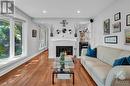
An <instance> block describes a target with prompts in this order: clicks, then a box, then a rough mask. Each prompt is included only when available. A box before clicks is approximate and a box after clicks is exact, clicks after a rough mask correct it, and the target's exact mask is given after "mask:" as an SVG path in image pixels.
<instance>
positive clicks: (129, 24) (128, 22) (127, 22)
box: [126, 14, 130, 26]
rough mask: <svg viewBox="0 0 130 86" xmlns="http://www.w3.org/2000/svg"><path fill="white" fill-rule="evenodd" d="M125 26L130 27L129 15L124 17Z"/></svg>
mask: <svg viewBox="0 0 130 86" xmlns="http://www.w3.org/2000/svg"><path fill="white" fill-rule="evenodd" d="M126 26H130V14H128V15H127V16H126Z"/></svg>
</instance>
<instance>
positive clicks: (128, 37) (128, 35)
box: [124, 29, 130, 44]
mask: <svg viewBox="0 0 130 86" xmlns="http://www.w3.org/2000/svg"><path fill="white" fill-rule="evenodd" d="M124 32H125V44H130V29H125V31H124Z"/></svg>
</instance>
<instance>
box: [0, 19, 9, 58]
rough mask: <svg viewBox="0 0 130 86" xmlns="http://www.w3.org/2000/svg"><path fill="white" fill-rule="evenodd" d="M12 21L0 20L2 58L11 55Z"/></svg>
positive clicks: (0, 56)
mask: <svg viewBox="0 0 130 86" xmlns="http://www.w3.org/2000/svg"><path fill="white" fill-rule="evenodd" d="M9 35H10V22H9V21H7V20H0V59H1V58H7V57H9V52H10V36H9Z"/></svg>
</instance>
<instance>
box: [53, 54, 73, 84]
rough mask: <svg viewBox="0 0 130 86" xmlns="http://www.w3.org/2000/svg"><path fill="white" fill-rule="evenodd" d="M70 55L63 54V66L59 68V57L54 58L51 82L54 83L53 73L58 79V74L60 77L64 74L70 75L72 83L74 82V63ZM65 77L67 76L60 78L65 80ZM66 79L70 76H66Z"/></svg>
mask: <svg viewBox="0 0 130 86" xmlns="http://www.w3.org/2000/svg"><path fill="white" fill-rule="evenodd" d="M71 57H72V56H65V60H64V68H61V65H60V60H59V57H56V58H55V60H54V63H53V73H52V84H54V79H55V75H56V78H57V79H58V77H57V76H59V75H60V77H62V75H63V77H64V76H66V75H69V76H70V77H71V76H72V78H73V84H74V72H73V68H74V63H73V60H72V58H71ZM65 79H67V78H62V80H65ZM68 79H71V78H68Z"/></svg>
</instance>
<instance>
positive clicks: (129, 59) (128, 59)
mask: <svg viewBox="0 0 130 86" xmlns="http://www.w3.org/2000/svg"><path fill="white" fill-rule="evenodd" d="M127 62H128V63H129V64H130V56H129V57H128V58H127Z"/></svg>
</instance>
